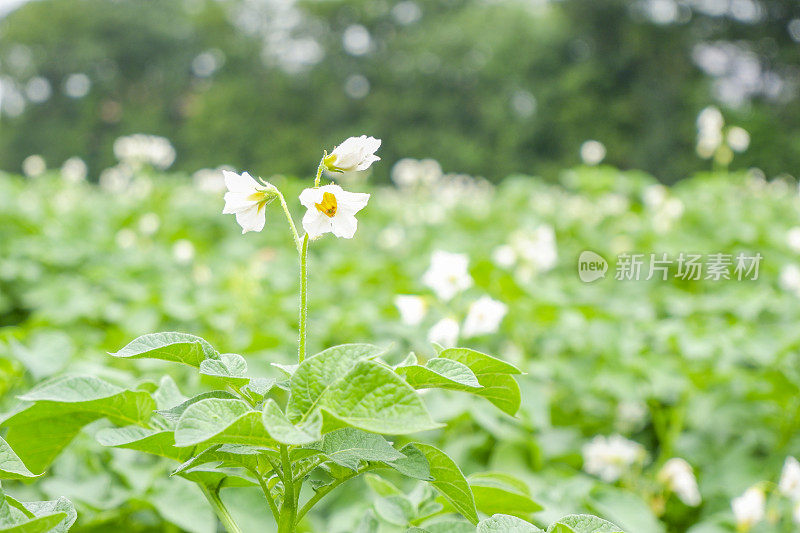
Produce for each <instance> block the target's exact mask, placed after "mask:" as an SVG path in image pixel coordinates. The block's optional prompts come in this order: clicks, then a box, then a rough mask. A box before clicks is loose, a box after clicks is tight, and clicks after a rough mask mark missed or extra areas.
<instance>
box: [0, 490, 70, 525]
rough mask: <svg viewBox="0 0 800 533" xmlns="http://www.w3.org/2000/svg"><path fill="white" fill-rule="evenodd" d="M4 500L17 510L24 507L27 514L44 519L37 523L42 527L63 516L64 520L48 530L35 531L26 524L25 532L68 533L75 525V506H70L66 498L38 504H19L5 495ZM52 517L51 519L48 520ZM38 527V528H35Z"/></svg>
mask: <svg viewBox="0 0 800 533" xmlns="http://www.w3.org/2000/svg"><path fill="white" fill-rule="evenodd" d="M6 500H8V501H9V502H11V503H12V505H14V506H16V507H17V508H18V509H19V508H21V507H24V508H25V509H26V510H27V511H28V512H29V513H31V514H32V515H34V516H35V517H41V518H45V519H47V520H44V521H42V522H40V523H39V525H40V526H44V525H45V524H46V522H49V521H51V520H55V518H56V517H57V516H60V515H62V514H63V515H64V518H62V519H61V521H60V522H58V523H57V524H56V525H55V526H53V527H51V528H48V529H35V528H31V526H32V524H30V525H29V524H26V530H27V531H34V530H38V531H48V533H66V532H67V531H69V528H70V527H72V524H74V523H75V520H77V518H78V513H77V511H75V506H74V505H72V502H71V501H69V500H68V499H66V498H59V499H57V500H48V501H40V502H19V501H17V500H15V499H14V498H12V497H11V496H8V495H6ZM50 517H52V518H50ZM36 527H39V526H36Z"/></svg>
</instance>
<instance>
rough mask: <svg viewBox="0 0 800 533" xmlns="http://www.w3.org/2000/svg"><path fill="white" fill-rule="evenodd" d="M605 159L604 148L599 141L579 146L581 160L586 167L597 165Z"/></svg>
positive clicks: (587, 142)
mask: <svg viewBox="0 0 800 533" xmlns="http://www.w3.org/2000/svg"><path fill="white" fill-rule="evenodd" d="M605 157H606V147H605V145H603V143H601V142H600V141H593V140H592V141H586V142H585V143H583V144H582V145H581V160H582V161H583V162H584V164H586V165H591V166H594V165H598V164H600V163H601V162H602V161H603V159H605Z"/></svg>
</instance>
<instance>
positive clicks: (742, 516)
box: [731, 486, 766, 531]
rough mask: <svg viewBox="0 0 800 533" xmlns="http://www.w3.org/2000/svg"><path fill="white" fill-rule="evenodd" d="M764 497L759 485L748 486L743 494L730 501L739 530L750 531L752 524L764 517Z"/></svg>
mask: <svg viewBox="0 0 800 533" xmlns="http://www.w3.org/2000/svg"><path fill="white" fill-rule="evenodd" d="M765 507H766V497H765V496H764V491H763V490H761V489H760V488H759V487H757V486H754V487H750V488H749V489H747V490H746V491H744V494H742V495H741V496H739V497H738V498H734V499H733V501H731V509H733V516H734V517H735V518H736V526H737V527H738V530H739V531H750V529H751V528H752V527H753V525H755V524H757V523H758V522H761V520H763V519H764V513H765Z"/></svg>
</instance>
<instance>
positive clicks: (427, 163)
mask: <svg viewBox="0 0 800 533" xmlns="http://www.w3.org/2000/svg"><path fill="white" fill-rule="evenodd" d="M441 177H442V167H441V165H439V162H438V161H436V160H434V159H422V160H416V159H408V158H406V159H401V160H400V161H398V162H397V163H395V164H394V167H392V181H394V183H395V185H397V186H398V187H415V186H419V185H423V186H430V185H433V184H434V183H436V182H438V181H439V179H441Z"/></svg>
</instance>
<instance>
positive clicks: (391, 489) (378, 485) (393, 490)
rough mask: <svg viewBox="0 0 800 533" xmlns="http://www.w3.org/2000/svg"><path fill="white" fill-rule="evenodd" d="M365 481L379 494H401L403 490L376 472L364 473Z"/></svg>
mask: <svg viewBox="0 0 800 533" xmlns="http://www.w3.org/2000/svg"><path fill="white" fill-rule="evenodd" d="M364 482H365V483H366V484H367V486H368V487H369V488H370V489H372V491H373V492H374V493H375V494H377V495H378V496H400V495H401V494H403V491H401V490H400V489H398V488H397V487H396V486H395V485H394V484H393V483H392V482H391V481H389V480H388V479H384V478H382V477H380V476H377V475H375V474H370V473H369V472H367V473H366V474H364Z"/></svg>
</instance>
